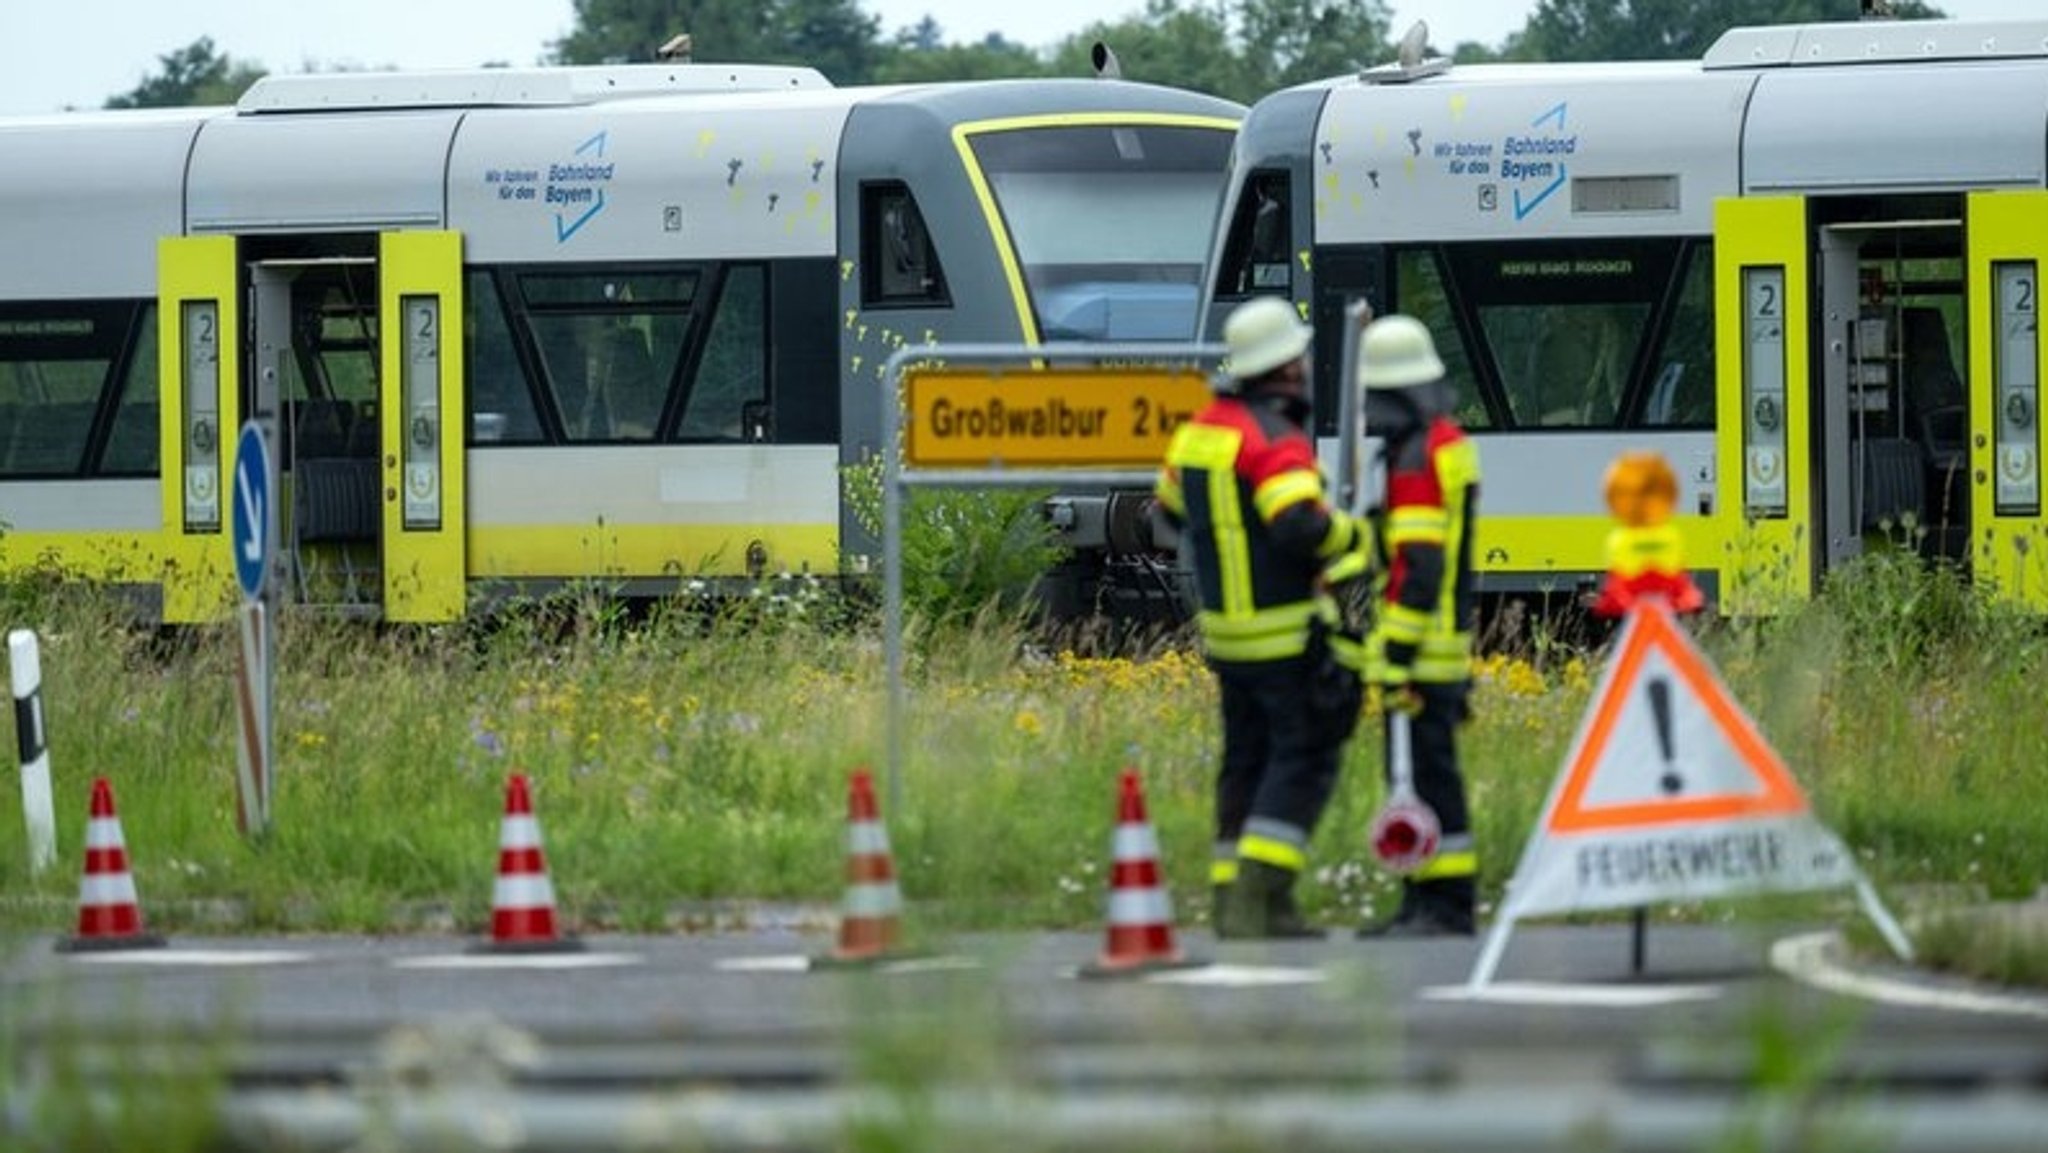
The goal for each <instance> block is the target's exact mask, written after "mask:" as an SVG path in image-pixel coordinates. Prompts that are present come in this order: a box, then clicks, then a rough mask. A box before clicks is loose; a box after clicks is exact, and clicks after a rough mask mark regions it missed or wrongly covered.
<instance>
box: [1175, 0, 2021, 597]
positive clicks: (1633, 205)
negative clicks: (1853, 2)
mask: <svg viewBox="0 0 2048 1153" xmlns="http://www.w3.org/2000/svg"><path fill="white" fill-rule="evenodd" d="M1224 211H1225V226H1224V227H1223V228H1222V229H1221V230H1220V231H1219V237H1218V252H1217V254H1216V265H1215V272H1214V276H1213V278H1212V281H1211V284H1210V288H1209V290H1208V299H1209V301H1210V317H1209V320H1208V323H1209V324H1210V325H1212V326H1213V325H1214V324H1216V323H1218V322H1219V318H1220V316H1221V315H1222V313H1223V312H1224V311H1226V310H1227V309H1228V308H1229V307H1230V306H1231V305H1232V304H1234V303H1236V302H1238V301H1240V300H1242V299H1244V298H1245V297H1247V296H1249V295H1252V294H1255V293H1268V292H1270V293H1277V294H1281V295H1285V296H1287V297H1289V298H1291V299H1293V300H1294V301H1295V302H1296V303H1297V304H1298V306H1299V307H1300V308H1301V309H1302V311H1303V313H1304V315H1307V316H1311V317H1313V318H1314V319H1315V320H1316V322H1317V327H1318V338H1319V341H1320V343H1319V345H1318V358H1317V360H1318V366H1319V367H1318V374H1317V397H1318V402H1319V404H1318V410H1319V412H1320V413H1321V414H1322V415H1321V416H1320V417H1319V419H1320V420H1321V421H1322V422H1323V423H1322V426H1321V431H1322V433H1323V434H1324V435H1325V436H1327V437H1334V436H1335V434H1336V425H1335V415H1334V414H1335V412H1336V410H1337V405H1336V397H1337V395H1338V393H1337V391H1336V390H1337V387H1338V383H1337V380H1336V367H1335V366H1336V365H1337V362H1338V358H1339V348H1340V343H1339V335H1340V334H1339V330H1340V327H1341V325H1340V318H1341V316H1342V315H1343V310H1344V308H1345V305H1346V303H1347V302H1348V301H1350V300H1352V299H1356V298H1359V297H1363V298H1365V299H1367V300H1369V301H1370V302H1371V303H1372V304H1373V306H1374V307H1375V308H1376V309H1377V310H1379V311H1381V312H1387V311H1400V312H1407V313H1412V314H1414V315H1417V316H1419V317H1421V318H1422V319H1424V320H1425V321H1427V322H1428V323H1429V325H1430V326H1431V328H1432V329H1433V330H1434V331H1435V332H1436V334H1437V337H1438V340H1439V342H1440V345H1441V348H1442V351H1443V352H1444V354H1445V357H1446V360H1447V362H1448V363H1449V365H1450V367H1451V370H1452V373H1453V375H1454V377H1455V378H1456V381H1457V384H1458V387H1459V389H1460V412H1459V415H1460V416H1461V418H1462V419H1463V420H1464V422H1465V424H1466V426H1467V427H1468V428H1469V429H1470V430H1472V431H1473V432H1474V433H1475V434H1476V439H1477V440H1478V442H1479V444H1480V446H1481V452H1482V455H1483V458H1484V461H1485V468H1486V484H1485V494H1484V498H1483V507H1484V516H1485V525H1484V532H1483V537H1484V539H1483V541H1482V542H1481V555H1479V556H1477V557H1475V558H1474V559H1475V561H1476V563H1477V564H1478V566H1479V568H1480V570H1481V574H1482V583H1483V587H1484V588H1485V589H1487V590H1488V591H1490V592H1496V593H1511V594H1517V595H1528V594H1538V595H1540V594H1545V593H1556V594H1560V595H1562V596H1570V595H1571V594H1573V593H1575V592H1577V591H1578V590H1579V589H1581V588H1583V587H1584V586H1585V585H1586V584H1587V583H1588V582H1590V581H1591V580H1593V579H1594V578H1595V577H1596V576H1597V575H1598V573H1599V572H1600V571H1601V570H1602V569H1603V568H1604V566H1605V557H1604V555H1603V548H1604V538H1605V535H1606V532H1607V530H1608V528H1609V527H1610V524H1611V522H1610V520H1609V518H1608V516H1607V513H1606V510H1605V508H1604V506H1603V504H1602V494H1601V475H1602V472H1603V470H1604V469H1605V468H1606V466H1607V464H1608V463H1609V462H1610V461H1612V460H1613V459H1614V457H1615V456H1616V455H1617V454H1618V453H1619V452H1621V451H1622V450H1624V449H1631V448H1647V449H1656V450H1659V451H1662V452H1663V453H1664V454H1665V455H1666V456H1667V457H1668V458H1670V460H1671V461H1672V463H1673V464H1674V466H1675V468H1676V470H1677V472H1678V475H1679V481H1680V486H1681V490H1682V491H1681V502H1680V504H1681V507H1680V512H1681V514H1682V517H1681V523H1682V525H1683V528H1684V530H1685V534H1686V538H1687V542H1688V559H1689V561H1690V563H1691V564H1692V566H1693V567H1694V568H1695V577H1696V579H1698V580H1699V581H1700V582H1701V583H1702V584H1703V585H1704V586H1705V587H1707V588H1708V589H1709V590H1710V591H1711V592H1714V593H1717V594H1718V595H1719V598H1720V600H1721V603H1722V605H1723V607H1724V609H1733V610H1737V611H1748V609H1749V608H1763V607H1767V606H1768V605H1770V604H1772V603H1778V602H1780V601H1782V599H1783V598H1786V597H1790V598H1795V599H1796V598H1799V597H1803V596H1806V595H1809V594H1810V593H1811V592H1812V591H1813V590H1814V589H1815V588H1816V587H1817V584H1818V582H1819V581H1820V580H1821V579H1822V578H1823V577H1824V575H1825V574H1826V573H1827V572H1828V571H1829V570H1830V569H1831V568H1833V567H1834V566H1836V565H1839V564H1841V563H1842V562H1844V561H1845V560H1847V559H1849V558H1851V557H1853V556H1856V555H1858V554H1859V553H1860V552H1861V551H1863V550H1864V549H1865V548H1866V547H1869V546H1870V544H1871V542H1872V541H1873V540H1875V539H1877V538H1879V537H1887V538H1891V539H1893V540H1908V541H1911V542H1915V543H1917V544H1918V545H1919V546H1920V547H1921V548H1923V549H1924V550H1925V551H1926V552H1928V553H1929V554H1937V555H1942V556H1945V557H1949V558H1952V559H1954V560H1956V561H1958V562H1960V563H1964V564H1967V565H1968V566H1969V567H1970V569H1971V571H1972V573H1973V575H1974V576H1975V577H1976V579H1978V580H1980V581H1986V582H1989V583H1991V584H1992V585H1993V586H1994V587H1996V588H1997V589H1998V590H1999V591H2000V592H2001V594H2003V595H2006V596H2010V597H2012V598H2015V599H2019V600H2023V601H2025V602H2028V603H2031V604H2037V605H2043V606H2048V568H2044V567H2043V565H2044V557H2048V539H2043V537H2044V533H2048V522H2044V520H2043V518H2042V506H2041V478H2040V461H2041V452H2042V447H2043V446H2042V444H2041V433H2040V428H2039V421H2038V419H2037V417H2036V413H2037V386H2038V381H2039V380H2040V373H2041V369H2042V360H2041V349H2040V346H2039V342H2038V338H2037V336H2036V331H2035V320H2034V318H2035V314H2036V304H2035V293H2036V286H2037V283H2038V274H2039V272H2040V262H2041V260H2042V258H2043V257H2044V255H2048V23H2043V22H2025V23H1960V22H1949V21H1927V22H1896V23H1895V22H1865V23H1842V24H1823V25H1808V26H1785V27H1765V28H1747V29H1738V30H1734V31H1731V32H1729V33H1728V34H1726V35H1725V36H1724V37H1722V38H1721V39H1720V40H1719V41H1718V42H1717V43H1716V44H1715V45H1714V47H1713V48H1712V49H1711V50H1710V51H1709V52H1708V53H1707V54H1706V55H1705V57H1704V58H1702V59H1701V60H1699V61H1696V62H1676V63H1613V64H1550V65H1485V66H1470V67H1467V66H1451V65H1449V63H1448V62H1446V61H1441V60H1431V61H1425V62H1412V63H1411V64H1410V65H1409V66H1407V67H1402V66H1398V65H1396V66H1388V67H1385V68H1377V69H1371V70H1368V71H1366V72H1364V73H1362V74H1360V75H1357V76H1349V77H1344V78H1341V79H1336V80H1331V81H1327V82H1323V83H1317V84H1310V85H1305V86H1302V87H1298V88H1294V89H1290V90H1288V91H1285V92H1280V93H1276V94H1274V95H1272V96H1269V97H1267V98H1266V99H1264V100H1262V101H1260V102H1259V103H1258V104H1257V105H1255V106H1254V108H1253V109H1252V112H1251V113H1250V115H1249V116H1248V117H1247V118H1246V121H1245V126H1244V129H1243V131H1242V132H1241V134H1240V137H1239V143H1238V146H1237V151H1236V156H1235V159H1234V163H1233V176H1232V181H1231V191H1230V192H1229V194H1228V195H1227V197H1226V205H1225V209H1224ZM1745 598H1747V599H1746V600H1745Z"/></svg>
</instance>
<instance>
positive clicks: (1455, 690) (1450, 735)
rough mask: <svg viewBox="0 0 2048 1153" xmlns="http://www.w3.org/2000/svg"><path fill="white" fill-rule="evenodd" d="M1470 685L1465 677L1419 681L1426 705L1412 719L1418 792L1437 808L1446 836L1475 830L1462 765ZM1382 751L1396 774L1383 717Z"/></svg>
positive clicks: (1410, 729) (1410, 727)
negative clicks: (1462, 737)
mask: <svg viewBox="0 0 2048 1153" xmlns="http://www.w3.org/2000/svg"><path fill="white" fill-rule="evenodd" d="M1471 691H1472V686H1471V684H1470V683H1469V682H1465V681H1460V682H1457V683H1455V684H1448V685H1429V684H1422V683H1420V682H1418V683H1416V685H1415V693H1416V695H1417V696H1419V697H1421V698H1422V711H1421V712H1419V713H1417V714H1415V716H1413V717H1412V718H1410V719H1409V722H1408V751H1409V753H1410V754H1411V759H1412V760H1413V762H1414V766H1413V770H1412V771H1413V773H1414V777H1415V793H1416V795H1417V796H1419V797H1421V798H1422V801H1423V803H1424V804H1426V805H1428V806H1429V807H1430V808H1432V809H1435V810H1436V819H1437V822H1438V824H1439V825H1441V826H1442V829H1443V835H1444V836H1445V837H1446V838H1450V837H1463V836H1465V835H1467V834H1469V833H1470V832H1471V831H1472V814H1471V811H1470V810H1469V809H1467V808H1466V807H1465V774H1464V773H1463V772H1461V771H1460V770H1459V768H1458V726H1459V725H1460V724H1462V723H1464V720H1465V707H1466V706H1465V700H1466V698H1467V697H1468V696H1469V695H1470V694H1471ZM1380 753H1381V759H1380V763H1381V764H1382V765H1385V766H1387V770H1388V773H1389V774H1390V775H1391V773H1392V769H1393V764H1394V754H1393V748H1392V744H1391V738H1390V737H1389V735H1388V733H1387V730H1386V725H1385V724H1384V723H1382V724H1381V726H1380ZM1392 783H1393V782H1392V781H1391V780H1389V781H1388V784H1389V785H1391V784H1392Z"/></svg>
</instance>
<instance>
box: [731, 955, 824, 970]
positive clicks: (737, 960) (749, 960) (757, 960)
mask: <svg viewBox="0 0 2048 1153" xmlns="http://www.w3.org/2000/svg"><path fill="white" fill-rule="evenodd" d="M715 968H717V969H719V970H720V971H722V972H726V973H808V972H810V971H811V959H810V958H809V957H808V956H805V955H804V954H802V953H791V954H787V955H784V956H777V957H727V958H726V959H725V960H723V961H720V962H718V964H717V965H716V966H715Z"/></svg>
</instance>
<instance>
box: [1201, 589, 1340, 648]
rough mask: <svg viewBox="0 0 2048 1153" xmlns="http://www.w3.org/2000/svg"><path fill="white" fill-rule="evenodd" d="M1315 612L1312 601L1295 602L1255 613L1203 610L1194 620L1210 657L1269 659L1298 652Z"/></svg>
mask: <svg viewBox="0 0 2048 1153" xmlns="http://www.w3.org/2000/svg"><path fill="white" fill-rule="evenodd" d="M1315 611H1316V605H1315V602H1313V601H1299V602H1297V603H1294V604H1286V605H1274V606H1273V607H1271V608H1265V609H1259V610H1257V611H1255V612H1243V613H1217V612H1203V613H1200V614H1198V615H1197V617H1196V620H1197V621H1198V622H1199V623H1200V625H1201V628H1202V643H1203V646H1204V647H1205V648H1207V649H1208V651H1209V655H1210V656H1212V657H1215V658H1216V659H1218V660H1225V661H1273V660H1280V659H1282V658H1284V657H1291V656H1297V655H1299V654H1300V653H1301V650H1302V646H1303V643H1304V642H1305V640H1306V638H1307V636H1308V622H1309V618H1310V617H1312V616H1314V615H1315Z"/></svg>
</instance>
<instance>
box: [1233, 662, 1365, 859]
mask: <svg viewBox="0 0 2048 1153" xmlns="http://www.w3.org/2000/svg"><path fill="white" fill-rule="evenodd" d="M1210 667H1211V668H1212V669H1214V670H1215V672H1216V679H1217V682H1218V684H1219V685H1220V687H1221V689H1222V697H1223V768H1222V771H1221V772H1220V773H1218V774H1217V777H1216V839H1217V841H1218V842H1234V841H1236V840H1237V838H1238V836H1239V835H1240V834H1241V833H1243V832H1244V826H1245V821H1246V820H1248V819H1249V818H1251V817H1259V818H1262V819H1264V820H1270V821H1277V822H1279V823H1281V824H1285V825H1291V826H1293V827H1295V828H1298V829H1300V830H1301V832H1302V836H1303V840H1304V841H1306V839H1307V837H1308V835H1309V834H1311V833H1313V832H1315V827H1316V822H1317V821H1318V820H1320V819H1321V818H1322V815H1323V809H1324V808H1325V807H1326V806H1327V805H1328V804H1329V803H1330V793H1331V791H1332V790H1333V789H1334V788H1335V787H1336V783H1337V760H1338V754H1339V752H1340V751H1341V747H1342V746H1341V744H1339V743H1336V742H1331V741H1329V740H1327V739H1326V738H1321V737H1319V736H1318V734H1317V732H1316V729H1317V726H1316V725H1315V723H1314V718H1313V717H1312V716H1311V715H1310V713H1309V701H1308V677H1309V670H1308V662H1307V660H1306V659H1304V658H1299V657H1297V658H1290V659H1288V660H1279V661H1259V662H1248V663H1237V662H1223V661H1211V662H1210Z"/></svg>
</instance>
